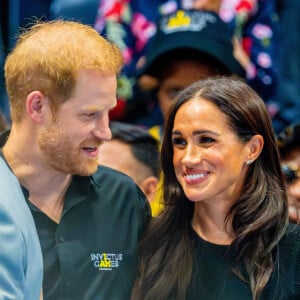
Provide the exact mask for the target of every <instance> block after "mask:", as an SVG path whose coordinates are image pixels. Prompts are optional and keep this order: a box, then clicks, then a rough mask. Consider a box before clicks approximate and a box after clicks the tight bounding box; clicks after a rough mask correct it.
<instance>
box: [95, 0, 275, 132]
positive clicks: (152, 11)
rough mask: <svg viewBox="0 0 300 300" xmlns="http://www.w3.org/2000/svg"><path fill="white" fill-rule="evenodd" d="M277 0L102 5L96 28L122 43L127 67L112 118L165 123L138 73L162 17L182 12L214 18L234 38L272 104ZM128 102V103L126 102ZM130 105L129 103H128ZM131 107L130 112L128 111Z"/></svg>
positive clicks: (250, 75)
mask: <svg viewBox="0 0 300 300" xmlns="http://www.w3.org/2000/svg"><path fill="white" fill-rule="evenodd" d="M274 1H275V0H269V1H265V0H164V1H161V0H153V1H151V2H147V1H143V0H113V1H111V0H109V1H108V0H99V9H98V15H97V18H96V21H95V25H94V26H95V28H96V29H97V30H98V32H100V33H101V34H105V35H106V36H107V37H108V38H109V39H111V40H112V41H114V42H115V43H117V44H118V45H119V47H120V49H121V50H122V54H123V57H124V60H125V66H124V69H123V71H122V74H121V76H120V77H119V82H118V84H119V89H118V98H119V104H118V106H117V107H116V109H114V110H113V111H112V113H111V117H112V118H114V119H119V120H125V121H128V120H127V109H129V110H130V111H131V109H132V106H136V111H137V112H139V114H140V115H141V116H142V122H143V124H144V125H146V126H148V127H151V126H153V125H159V124H160V122H161V121H162V119H161V115H160V112H159V110H158V108H157V107H156V106H155V105H153V104H152V102H151V98H150V99H148V98H147V97H146V96H145V95H143V94H141V91H140V90H139V86H138V85H137V76H138V73H137V70H138V69H139V68H140V64H141V62H142V61H143V57H144V56H145V53H146V52H147V48H148V42H149V40H150V39H151V38H152V36H153V35H154V34H155V32H156V30H157V28H156V22H157V19H159V18H160V17H162V16H164V15H167V14H170V13H174V12H176V11H177V10H180V9H184V10H189V9H200V10H207V11H211V12H215V13H216V14H218V15H219V16H220V17H221V19H222V20H223V21H224V22H225V23H226V25H227V27H228V28H229V30H230V32H231V36H235V38H234V39H233V42H234V48H233V50H234V53H233V54H234V55H235V57H236V59H238V60H239V62H240V63H241V65H242V66H243V68H244V70H245V73H246V79H247V81H248V83H249V84H250V85H251V86H252V87H253V88H254V89H255V90H256V91H257V92H259V94H260V95H261V96H262V98H263V99H264V100H265V101H268V102H269V99H271V98H272V97H273V95H274V91H275V89H276V85H277V74H276V64H274V49H276V45H277V44H276V40H275V39H274V34H273V31H274V28H275V26H276V10H275V3H274ZM124 100H125V101H124ZM128 100H129V101H128ZM127 106H128V107H127ZM269 108H270V109H269V113H272V114H273V115H275V114H276V112H277V110H278V105H276V104H274V103H273V102H272V103H269Z"/></svg>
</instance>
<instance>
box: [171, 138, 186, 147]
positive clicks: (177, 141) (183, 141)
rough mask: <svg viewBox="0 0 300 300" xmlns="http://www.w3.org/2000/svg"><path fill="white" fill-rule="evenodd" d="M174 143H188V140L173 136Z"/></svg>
mask: <svg viewBox="0 0 300 300" xmlns="http://www.w3.org/2000/svg"><path fill="white" fill-rule="evenodd" d="M172 144H173V145H186V141H185V140H184V139H182V138H173V139H172Z"/></svg>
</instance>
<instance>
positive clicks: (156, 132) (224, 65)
mask: <svg viewBox="0 0 300 300" xmlns="http://www.w3.org/2000/svg"><path fill="white" fill-rule="evenodd" d="M195 41H197V42H195ZM139 73H140V76H139V86H140V88H141V90H142V91H143V94H144V95H145V94H149V95H152V97H153V99H155V101H156V102H157V103H156V106H158V109H159V110H160V111H161V114H162V119H163V122H164V120H165V119H166V116H167V113H168V110H169V107H170V106H171V104H172V102H173V101H174V98H175V97H176V95H177V94H178V93H179V92H180V91H181V90H182V89H184V88H185V87H187V86H188V85H189V84H192V83H193V82H195V81H197V80H199V79H202V78H206V77H208V76H216V75H230V74H235V75H236V76H241V77H244V72H243V68H242V67H241V65H240V64H239V63H238V61H237V60H236V59H235V58H234V56H233V46H232V43H231V34H230V31H229V30H228V28H227V27H226V24H224V22H223V21H222V20H221V19H220V18H219V17H218V15H216V14H215V13H211V12H207V11H200V10H197V11H184V10H178V11H176V12H175V13H171V14H168V15H166V16H163V17H162V18H161V19H160V20H159V21H158V24H157V32H156V34H155V35H154V36H153V37H152V39H151V40H150V42H149V45H148V49H147V52H146V55H145V59H144V64H143V65H141V69H140V71H139ZM132 104H133V105H132V111H131V112H130V113H129V111H128V112H127V118H128V119H129V120H130V121H131V122H137V123H140V124H142V123H143V120H144V119H143V118H142V119H141V118H139V112H136V110H135V109H136V106H135V104H134V103H132ZM129 107H130V104H128V108H129ZM163 122H162V123H161V124H159V125H156V126H152V127H151V128H150V129H149V132H150V133H151V135H153V136H154V137H155V138H156V139H158V140H159V141H161V138H162V136H163V130H164V125H163ZM159 186H161V184H159ZM160 195H161V193H158V194H157V197H156V198H155V200H154V201H153V202H152V203H151V207H152V212H153V215H154V216H156V215H158V214H159V212H160V211H161V210H162V209H163V203H162V201H161V197H160Z"/></svg>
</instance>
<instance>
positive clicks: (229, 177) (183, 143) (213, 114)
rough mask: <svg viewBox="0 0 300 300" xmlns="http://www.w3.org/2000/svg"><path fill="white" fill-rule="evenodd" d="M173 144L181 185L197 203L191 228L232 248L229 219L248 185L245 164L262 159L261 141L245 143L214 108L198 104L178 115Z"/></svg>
mask: <svg viewBox="0 0 300 300" xmlns="http://www.w3.org/2000/svg"><path fill="white" fill-rule="evenodd" d="M172 142H173V151H174V154H173V165H174V170H175V174H176V177H177V180H178V182H179V184H180V185H181V187H182V189H183V191H184V194H185V195H186V197H187V198H188V199H189V200H190V201H192V202H194V203H195V209H194V216H193V219H192V226H193V228H194V229H195V230H196V232H197V233H198V234H199V235H200V236H201V237H203V238H204V239H206V240H209V241H211V242H215V243H217V244H230V243H231V242H232V240H233V239H234V235H233V232H232V229H231V225H230V224H231V223H230V222H228V223H226V222H225V218H226V216H227V214H228V211H229V209H230V207H231V206H232V205H233V204H234V203H235V202H236V200H237V199H238V197H239V194H240V191H241V189H242V187H243V185H244V181H245V176H246V171H247V169H248V167H249V166H248V164H247V162H248V161H253V160H254V159H256V158H257V156H258V155H259V154H260V151H261V149H262V145H263V139H262V137H261V136H260V135H254V136H253V137H252V138H251V139H250V141H248V142H242V141H241V140H240V139H239V138H238V137H237V136H236V134H235V133H234V132H233V131H232V129H231V128H230V127H229V125H228V122H227V118H226V116H225V115H224V114H223V113H222V112H221V111H220V110H219V109H218V108H217V107H216V106H215V105H214V104H212V103H210V102H209V101H207V100H204V99H199V98H195V99H192V100H189V101H188V102H186V103H184V104H183V105H182V106H181V107H180V108H179V109H178V111H177V113H176V116H175V119H174V126H173V131H172ZM237 153H238V155H236V154H237Z"/></svg>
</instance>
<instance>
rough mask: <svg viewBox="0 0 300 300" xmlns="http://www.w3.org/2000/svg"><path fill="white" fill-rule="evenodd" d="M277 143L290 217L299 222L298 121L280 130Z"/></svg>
mask: <svg viewBox="0 0 300 300" xmlns="http://www.w3.org/2000/svg"><path fill="white" fill-rule="evenodd" d="M277 145H278V148H279V152H280V156H281V163H282V169H283V172H284V175H285V179H286V183H287V194H288V200H289V205H290V206H289V209H290V217H291V219H292V220H293V221H294V222H298V223H300V123H295V124H292V125H290V126H288V127H287V128H286V129H285V130H284V131H282V132H281V133H280V134H279V135H278V136H277Z"/></svg>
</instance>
